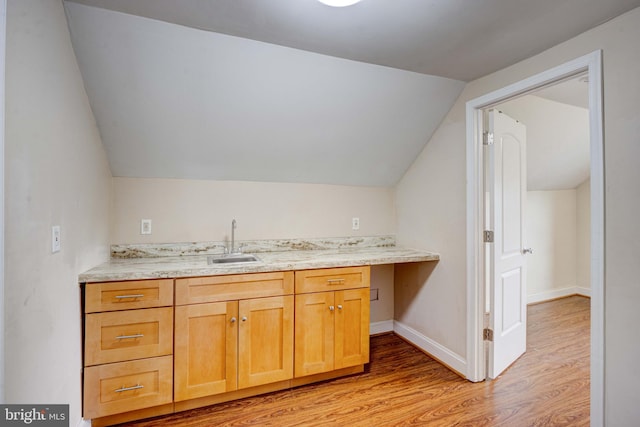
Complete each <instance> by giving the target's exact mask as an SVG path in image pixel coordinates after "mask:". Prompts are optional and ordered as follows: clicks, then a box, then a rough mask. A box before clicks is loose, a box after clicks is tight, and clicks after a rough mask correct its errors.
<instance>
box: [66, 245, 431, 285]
mask: <svg viewBox="0 0 640 427" xmlns="http://www.w3.org/2000/svg"><path fill="white" fill-rule="evenodd" d="M256 255H257V256H258V257H259V259H260V261H259V262H252V263H234V264H224V265H208V264H207V256H206V255H188V256H167V257H155V258H133V259H130V258H129V259H118V258H112V259H110V260H109V261H107V262H106V263H104V264H101V265H98V266H97V267H95V268H92V269H90V270H88V271H86V272H84V273H81V274H80V275H79V276H78V281H79V282H80V283H91V282H111V281H126V280H144V279H162V278H171V279H173V278H183V277H202V276H216V275H227V274H243V273H266V272H274V271H291V270H309V269H316V268H335V267H354V266H360V265H382V264H398V263H411V262H426V261H438V260H439V259H440V255H439V254H438V253H436V252H431V251H426V250H419V249H409V248H402V247H397V246H393V247H383V248H381V247H378V248H356V249H333V250H331V249H326V250H299V251H296V250H294V251H282V252H267V253H259V254H256Z"/></svg>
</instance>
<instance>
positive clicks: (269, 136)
mask: <svg viewBox="0 0 640 427" xmlns="http://www.w3.org/2000/svg"><path fill="white" fill-rule="evenodd" d="M65 6H66V10H67V15H68V20H69V26H70V29H71V35H72V42H73V45H74V49H75V51H76V56H77V58H78V62H79V64H80V69H81V71H82V74H83V77H84V80H85V86H86V89H87V93H88V95H89V99H90V102H91V106H92V109H93V111H94V114H95V117H96V120H97V124H98V127H99V129H100V133H101V136H102V139H103V143H104V145H105V148H106V151H107V153H108V157H109V161H110V164H111V169H112V173H113V175H114V176H127V177H151V178H153V177H159V178H186V179H214V180H251V181H281V182H308V183H329V184H346V185H381V186H391V185H394V184H395V183H396V182H398V180H400V178H401V177H402V175H403V174H404V172H405V171H406V170H407V168H408V167H409V166H410V164H411V163H412V161H413V160H414V159H415V157H416V155H417V154H418V153H419V152H420V151H421V150H422V148H423V147H424V145H425V144H426V143H427V142H428V140H429V139H430V137H431V135H432V133H433V132H434V130H435V129H436V128H437V126H438V124H439V123H440V121H441V120H442V119H443V117H444V115H445V114H446V112H447V111H448V110H449V108H450V107H451V105H452V104H453V102H454V101H455V99H456V97H457V96H458V95H459V93H460V91H461V90H462V87H463V85H464V84H463V81H468V80H473V79H475V78H477V77H480V76H482V75H485V74H488V73H490V72H493V71H495V70H498V69H501V68H504V67H505V66H508V65H511V64H513V63H515V62H518V61H519V60H522V59H524V58H526V57H529V56H531V55H533V54H536V53H538V52H540V51H542V50H544V49H547V48H549V47H551V46H553V45H555V44H557V43H560V42H562V41H564V40H566V39H568V38H570V37H573V36H575V35H578V34H579V33H581V32H583V31H586V30H587V29H589V28H592V27H594V26H595V25H597V24H599V23H602V22H604V21H606V20H608V19H611V18H613V17H615V16H617V15H619V14H622V13H624V12H626V11H628V10H631V9H633V8H635V7H638V6H640V0H607V1H601V0H560V1H559V0H537V1H530V0H513V1H508V2H504V1H501V0H474V1H469V0H447V1H435V0H403V1H388V0H362V2H361V3H358V4H356V5H354V6H351V7H348V8H331V7H327V6H324V5H322V4H320V3H318V2H317V1H316V0H269V1H263V0H180V1H175V0H65ZM436 76H440V77H436ZM541 96H546V97H548V98H549V99H556V100H558V101H561V102H568V103H570V104H576V103H579V102H582V103H584V97H583V98H582V100H580V99H577V98H574V99H569V98H567V94H566V93H557V91H556V92H555V93H553V92H551V91H550V92H547V93H546V94H541ZM562 185H564V184H562Z"/></svg>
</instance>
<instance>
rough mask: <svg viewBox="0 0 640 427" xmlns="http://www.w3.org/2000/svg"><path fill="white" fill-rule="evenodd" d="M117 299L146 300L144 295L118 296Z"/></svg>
mask: <svg viewBox="0 0 640 427" xmlns="http://www.w3.org/2000/svg"><path fill="white" fill-rule="evenodd" d="M115 298H116V299H127V298H144V294H131V295H116V296H115Z"/></svg>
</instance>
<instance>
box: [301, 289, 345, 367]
mask: <svg viewBox="0 0 640 427" xmlns="http://www.w3.org/2000/svg"><path fill="white" fill-rule="evenodd" d="M295 299H296V321H295V376H296V377H303V376H306V375H312V374H319V373H322V372H329V371H332V370H333V351H334V311H335V307H334V293H333V292H317V293H311V294H300V295H296V297H295Z"/></svg>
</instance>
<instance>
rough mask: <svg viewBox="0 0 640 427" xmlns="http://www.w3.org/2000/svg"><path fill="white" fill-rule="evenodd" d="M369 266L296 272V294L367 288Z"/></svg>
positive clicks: (369, 273) (369, 272)
mask: <svg viewBox="0 0 640 427" xmlns="http://www.w3.org/2000/svg"><path fill="white" fill-rule="evenodd" d="M370 275H371V269H370V267H369V266H362V267H342V268H323V269H320V270H301V271H296V294H305V293H309V292H325V291H339V290H343V289H354V288H368V287H369V280H370Z"/></svg>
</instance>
